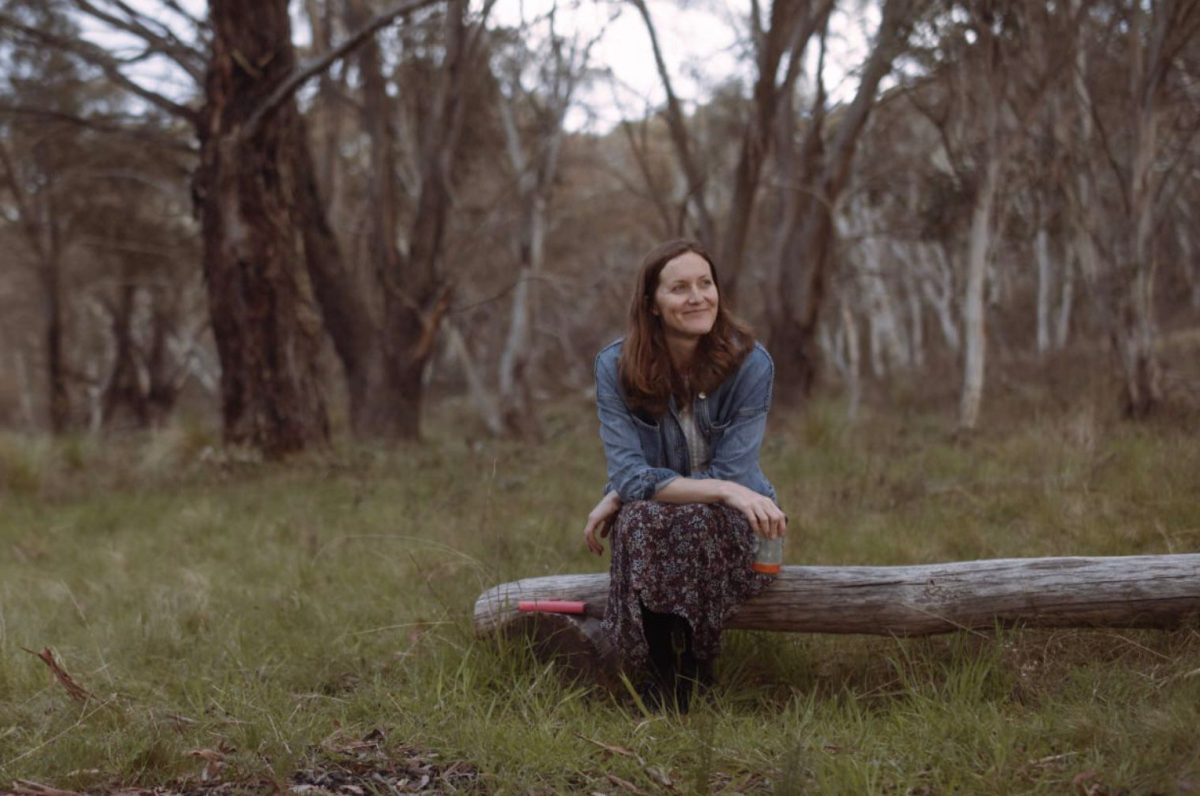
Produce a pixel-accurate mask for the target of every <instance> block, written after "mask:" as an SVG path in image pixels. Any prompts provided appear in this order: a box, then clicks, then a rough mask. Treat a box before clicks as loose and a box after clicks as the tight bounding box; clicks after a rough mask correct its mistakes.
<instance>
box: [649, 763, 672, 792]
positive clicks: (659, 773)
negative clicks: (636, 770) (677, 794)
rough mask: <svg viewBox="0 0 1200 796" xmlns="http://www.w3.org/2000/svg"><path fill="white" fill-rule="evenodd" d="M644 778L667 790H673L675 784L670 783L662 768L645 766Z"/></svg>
mask: <svg viewBox="0 0 1200 796" xmlns="http://www.w3.org/2000/svg"><path fill="white" fill-rule="evenodd" d="M646 776H648V777H650V779H651V780H652V781H653V782H654V783H655V784H656V785H662V786H663V787H664V788H666V789H667V790H675V783H674V782H672V781H671V778H670V777H669V776H668V775H667V772H666V771H665V770H663V768H662V766H646Z"/></svg>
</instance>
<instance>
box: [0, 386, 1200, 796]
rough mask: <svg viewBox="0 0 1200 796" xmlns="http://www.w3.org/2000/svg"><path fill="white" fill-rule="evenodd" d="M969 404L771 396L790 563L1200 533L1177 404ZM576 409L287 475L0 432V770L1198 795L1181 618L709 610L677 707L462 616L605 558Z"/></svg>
mask: <svg viewBox="0 0 1200 796" xmlns="http://www.w3.org/2000/svg"><path fill="white" fill-rule="evenodd" d="M988 410H989V411H990V414H989V415H986V416H985V417H987V418H990V419H989V420H987V422H988V423H989V424H990V425H988V426H987V427H985V428H983V429H982V430H980V431H979V432H978V433H976V434H973V435H970V436H967V437H964V436H962V435H957V434H954V433H952V431H953V425H952V422H951V421H950V420H949V419H948V417H947V415H946V413H934V412H930V411H928V410H917V409H910V408H905V407H904V406H903V402H902V401H896V402H894V403H893V408H892V409H891V410H890V411H889V412H888V413H887V414H879V413H874V412H871V411H870V410H868V409H864V410H863V412H862V414H861V416H860V418H859V420H858V421H857V422H855V423H853V424H851V423H848V422H847V421H846V420H844V418H843V414H842V412H841V411H840V409H839V408H838V407H837V406H836V405H835V404H832V403H817V404H814V405H813V406H811V407H810V408H809V409H808V410H807V411H805V412H804V413H794V414H789V413H787V412H784V411H781V412H778V413H777V415H778V416H777V417H775V418H774V420H773V429H772V432H771V434H770V438H769V440H768V443H767V445H766V448H765V451H764V457H765V469H766V471H767V473H768V474H769V475H770V477H771V478H772V480H773V481H774V482H775V484H776V485H777V486H778V488H779V493H780V499H781V502H782V504H783V505H784V507H785V509H786V510H787V511H788V513H789V515H790V517H791V523H792V532H791V537H790V540H789V545H788V548H787V553H786V556H787V561H788V563H812V564H832V565H837V564H901V563H927V562H937V561H953V560H966V559H978V558H997V557H1017V556H1050V555H1124V554H1139V553H1179V552H1196V551H1197V550H1198V549H1200V500H1197V496H1198V495H1200V432H1198V430H1197V427H1196V423H1195V422H1194V420H1193V421H1189V420H1187V418H1178V417H1177V418H1173V419H1170V420H1165V421H1155V422H1150V423H1144V424H1131V423H1124V422H1120V421H1118V420H1116V419H1115V418H1113V417H1111V416H1110V415H1109V413H1107V412H1106V411H1103V410H1101V409H1097V408H1096V404H1094V403H1090V402H1089V401H1088V400H1086V399H1085V398H1082V397H1077V398H1074V399H1068V400H1065V401H1063V402H1060V403H1058V404H1056V405H1055V406H1053V407H1052V408H1048V409H1046V408H1042V409H1030V408H1029V407H1028V406H1022V407H1017V408H1013V407H1009V408H1008V409H997V408H995V406H989V407H988ZM594 425H595V424H594V420H593V414H592V410H591V409H590V407H589V406H588V405H587V404H586V402H585V401H583V400H582V399H581V400H579V401H578V402H569V403H564V404H561V405H559V406H556V407H555V408H554V410H553V411H552V412H550V413H549V416H548V419H547V422H546V430H547V439H546V441H545V442H544V443H543V444H541V445H538V446H534V445H522V444H516V443H498V442H491V441H484V442H477V443H473V444H467V443H464V442H463V441H462V440H461V438H458V437H454V436H451V433H450V430H451V429H452V427H453V426H452V424H451V423H450V422H449V421H444V422H443V421H436V419H435V423H433V424H431V426H432V433H431V435H430V439H429V440H428V441H427V442H426V443H425V444H424V445H422V446H411V447H405V448H402V449H400V450H393V451H381V450H373V449H367V448H362V447H354V448H350V447H347V448H344V449H338V450H336V451H333V452H328V453H325V454H322V455H314V456H311V457H308V458H305V459H303V460H300V461H294V462H291V463H289V464H288V465H286V466H283V465H271V464H262V463H257V462H255V461H254V460H253V459H252V458H249V457H247V458H240V457H237V456H234V455H230V454H228V453H222V452H220V451H219V450H216V449H214V448H211V447H210V443H211V442H212V440H211V438H210V436H209V435H208V434H207V433H206V432H204V431H200V430H196V429H187V428H182V427H180V428H175V429H171V430H167V431H162V432H159V433H156V434H154V435H152V436H145V437H127V438H119V439H112V438H109V439H98V438H94V437H86V436H85V437H78V438H70V439H65V440H59V441H49V440H43V439H30V438H22V437H16V436H11V435H9V436H0V792H4V791H11V792H17V793H23V794H42V795H43V796H63V792H64V791H76V792H82V791H87V792H107V793H111V792H116V791H122V790H125V792H127V793H129V794H134V793H147V792H155V793H160V794H162V793H191V794H204V793H212V794H216V793H242V792H290V793H295V794H305V793H308V794H313V795H314V796H319V795H320V794H324V793H344V794H353V796H364V794H367V793H380V794H385V793H386V794H390V793H403V792H410V791H436V792H469V793H475V792H479V793H607V794H643V793H645V794H649V793H666V792H677V793H708V792H713V793H737V792H742V793H751V792H775V793H856V794H857V793H878V794H884V793H887V794H893V793H894V794H938V793H989V794H991V793H1030V794H1041V793H1046V794H1049V793H1067V792H1071V793H1082V794H1116V793H1131V794H1143V793H1200V733H1198V732H1197V729H1196V728H1197V727H1200V630H1198V629H1197V628H1190V629H1184V630H1178V631H1172V632H1152V631H1128V630H1092V631H1082V630H1079V631H1076V630H1070V631H1066V630H1058V631H1032V630H1024V631H1022V630H997V631H995V632H988V633H964V634H953V635H948V636H940V637H933V638H920V639H909V640H901V639H892V638H875V637H831V636H805V635H786V634H766V633H744V632H736V633H735V632H731V633H729V634H727V638H726V651H725V654H724V655H723V657H722V660H721V666H720V671H719V677H720V680H721V684H720V686H719V688H718V689H717V691H716V693H715V695H714V696H713V698H712V699H711V700H710V701H708V702H706V703H704V704H702V705H700V706H698V707H697V708H695V709H694V710H693V711H692V713H691V714H689V715H687V716H685V717H679V716H675V715H652V716H646V715H643V714H641V713H640V712H639V711H638V710H636V709H635V708H634V707H633V706H632V705H631V704H630V703H629V702H627V701H624V700H622V699H620V698H619V697H614V696H611V695H608V694H606V693H602V692H599V691H597V690H593V689H589V688H588V687H587V686H586V685H572V684H569V683H564V682H563V681H562V679H561V678H560V676H559V675H558V673H557V672H556V671H555V669H554V667H553V666H548V665H543V664H540V663H538V662H537V661H535V660H534V658H533V657H532V655H531V654H530V653H529V651H528V650H527V649H525V648H523V647H522V646H521V645H520V644H500V643H497V642H495V641H487V640H477V639H475V638H474V636H473V634H472V629H471V621H470V615H471V608H472V605H473V602H474V600H475V598H476V597H477V596H478V595H479V593H480V592H482V591H483V590H485V589H486V588H488V587H490V586H492V585H494V584H496V583H499V582H502V581H508V580H513V579H516V578H519V577H527V576H535V575H544V574H550V573H566V572H589V571H599V570H601V569H603V568H604V567H605V566H606V565H607V559H605V560H603V561H602V560H599V559H596V558H594V557H592V556H590V555H589V554H588V553H587V552H586V551H585V549H584V547H583V545H582V543H581V536H580V531H581V528H582V524H583V517H584V515H585V514H586V513H587V511H588V510H589V508H590V507H591V505H592V504H593V502H594V501H595V499H596V498H598V496H599V489H600V486H601V483H602V481H603V473H602V471H603V460H602V455H601V451H600V447H599V442H598V440H597V439H596V435H595V430H594ZM439 429H443V430H444V432H445V433H444V434H443V435H441V436H439V434H440V433H441V432H439ZM46 649H48V650H49V652H47V653H45V656H44V658H41V659H39V656H38V654H37V653H41V652H42V651H43V650H46ZM48 661H53V663H54V664H55V666H57V667H60V674H59V675H58V676H56V675H55V674H54V670H53V667H51V666H50V665H48Z"/></svg>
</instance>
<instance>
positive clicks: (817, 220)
mask: <svg viewBox="0 0 1200 796" xmlns="http://www.w3.org/2000/svg"><path fill="white" fill-rule="evenodd" d="M912 11H913V4H912V2H911V0H886V2H885V3H884V5H883V12H882V19H881V21H880V23H879V30H878V31H877V33H876V36H875V45H874V47H873V48H872V50H871V53H870V55H869V56H868V57H867V62H866V64H865V65H864V67H863V72H862V77H861V79H860V81H859V85H858V90H857V92H856V93H855V96H854V99H853V101H852V102H851V103H850V105H849V107H847V108H846V109H845V110H844V112H843V113H842V115H841V118H840V121H839V123H838V127H837V132H836V133H835V135H834V141H833V145H832V147H830V150H829V156H828V159H827V160H826V161H825V163H824V166H823V168H822V169H821V171H820V173H819V175H818V176H817V178H816V179H815V180H814V181H813V182H812V183H811V184H812V185H813V186H814V195H815V199H814V200H813V201H809V202H799V203H797V205H796V207H797V210H801V209H802V210H803V213H804V214H803V215H802V216H800V215H798V216H797V217H795V218H793V219H791V225H790V230H791V231H790V233H789V235H788V238H787V242H786V243H785V245H784V247H783V252H782V258H781V262H780V263H778V264H777V265H776V266H775V267H774V273H773V277H774V280H773V286H774V288H775V290H777V291H778V292H779V294H780V295H781V297H782V300H781V302H780V303H779V312H778V313H771V315H772V317H768V319H767V328H768V330H769V334H770V342H771V348H772V352H773V354H774V358H775V362H776V367H777V370H776V385H777V387H778V394H779V395H781V396H789V395H790V396H792V397H794V398H799V397H805V396H807V395H809V394H810V393H811V391H812V388H813V386H814V385H815V383H816V377H817V366H818V362H819V346H818V345H817V342H816V333H817V321H818V318H819V315H820V311H821V307H822V306H823V304H824V302H825V295H826V293H827V291H828V284H829V279H830V276H831V274H832V271H833V267H834V260H833V256H832V255H833V251H832V250H833V245H834V242H835V236H834V228H833V219H834V213H835V212H836V208H837V203H838V200H839V199H840V198H841V195H842V192H843V190H844V189H845V187H846V184H847V183H848V181H849V177H850V165H851V163H852V161H853V159H854V154H855V152H856V151H857V148H858V141H859V138H860V137H861V135H862V131H863V129H864V128H865V127H866V124H867V120H868V118H869V116H870V113H871V109H872V108H873V107H874V105H875V95H876V93H877V91H878V89H879V82H880V81H881V80H882V79H883V77H884V76H885V75H886V74H887V73H888V72H890V71H891V68H892V62H893V60H895V58H896V56H897V55H899V54H900V51H901V49H902V48H903V46H904V44H905V42H906V41H907V38H908V21H909V19H908V17H909V15H910V14H911V12H912Z"/></svg>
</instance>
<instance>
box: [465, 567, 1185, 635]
mask: <svg viewBox="0 0 1200 796" xmlns="http://www.w3.org/2000/svg"><path fill="white" fill-rule="evenodd" d="M544 599H564V600H583V601H584V602H586V603H587V612H586V617H590V618H592V619H596V618H599V617H602V616H603V615H604V610H605V605H606V602H607V599H608V575H607V574H588V575H556V576H550V577H542V578H526V579H524V580H519V581H516V582H513V583H505V584H501V585H499V586H496V587H494V588H492V589H489V590H488V591H486V592H484V593H483V594H482V595H480V597H479V599H478V600H477V601H476V602H475V630H476V633H477V634H478V635H481V636H482V635H488V634H491V633H494V632H496V631H501V630H505V629H508V628H510V627H511V626H512V625H513V623H514V622H517V621H520V622H527V621H529V620H528V619H527V618H526V617H527V615H526V614H521V613H519V612H518V611H517V601H518V600H544ZM1197 620H1200V554H1186V555H1161V556H1120V557H1112V558H1010V559H995V560H985V561H962V562H953V563H944V564H924V565H914V566H890V567H877V566H856V567H816V566H787V567H784V568H783V572H782V573H781V574H780V575H779V577H778V578H776V580H775V583H774V584H772V585H771V586H770V587H769V588H768V589H767V590H766V591H764V592H763V593H762V594H760V595H759V596H757V597H755V598H754V599H752V600H750V601H748V602H746V603H744V604H743V605H742V606H740V607H739V608H738V609H737V611H736V612H735V613H734V614H733V615H732V616H731V617H730V618H729V619H728V620H727V621H726V623H725V627H726V628H730V629H736V630H776V631H790V632H798V633H860V634H868V635H882V636H925V635H935V634H938V633H949V632H953V631H957V630H988V629H992V628H994V627H997V626H1005V627H1009V626H1016V627H1078V628H1088V627H1143V628H1161V629H1169V628H1175V627H1181V626H1186V625H1187V624H1189V623H1193V622H1196V621H1197ZM548 621H555V620H548Z"/></svg>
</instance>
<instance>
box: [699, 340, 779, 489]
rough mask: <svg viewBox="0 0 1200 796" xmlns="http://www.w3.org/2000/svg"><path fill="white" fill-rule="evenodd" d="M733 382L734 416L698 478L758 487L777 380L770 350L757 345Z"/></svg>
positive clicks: (719, 437)
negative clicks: (765, 435)
mask: <svg viewBox="0 0 1200 796" xmlns="http://www.w3.org/2000/svg"><path fill="white" fill-rule="evenodd" d="M735 379H736V380H735V382H734V384H733V392H732V394H731V396H730V400H731V401H732V404H733V406H732V412H731V413H730V415H731V419H730V420H729V421H728V423H727V424H726V425H724V426H721V427H719V430H720V432H721V433H720V434H719V435H714V437H715V439H714V442H713V447H712V459H711V461H710V462H709V465H708V467H707V468H705V470H704V471H703V472H702V473H699V474H698V475H697V477H698V478H719V479H721V480H723V481H733V482H735V483H738V484H741V485H742V486H744V487H747V488H749V489H757V488H758V483H759V482H760V481H765V479H763V478H762V477H761V471H760V465H759V453H760V451H761V449H762V442H763V436H764V434H765V433H766V429H767V412H768V410H770V408H771V392H772V388H773V386H774V382H775V365H774V363H773V362H772V361H771V357H770V355H769V354H767V352H766V350H765V349H763V348H760V347H756V348H755V350H754V351H752V352H751V353H750V355H749V357H747V361H746V362H745V363H743V366H742V367H741V368H740V369H739V371H738V373H737V376H736V377H735Z"/></svg>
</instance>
